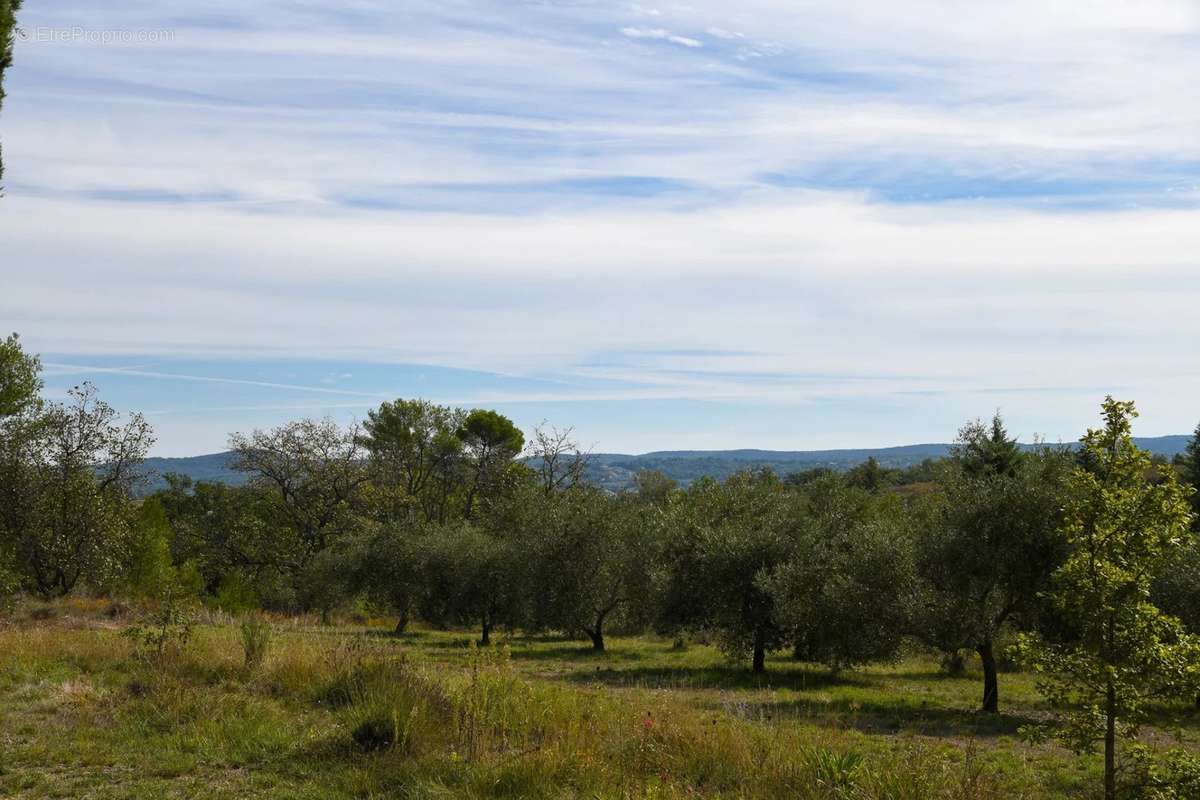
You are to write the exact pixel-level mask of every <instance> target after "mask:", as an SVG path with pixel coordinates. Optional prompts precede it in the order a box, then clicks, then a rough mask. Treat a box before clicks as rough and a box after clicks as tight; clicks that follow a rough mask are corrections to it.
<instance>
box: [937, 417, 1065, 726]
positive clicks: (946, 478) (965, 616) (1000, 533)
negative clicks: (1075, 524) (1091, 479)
mask: <svg viewBox="0 0 1200 800" xmlns="http://www.w3.org/2000/svg"><path fill="white" fill-rule="evenodd" d="M1068 465H1069V456H1068V455H1066V454H1064V453H1063V452H1061V451H1054V450H1051V449H1048V448H1044V449H1042V450H1040V451H1036V452H1033V453H1024V452H1022V451H1020V450H1019V449H1018V448H1017V446H1016V443H1015V442H1014V441H1013V440H1012V439H1010V438H1009V437H1008V435H1007V433H1006V432H1005V430H1004V426H1003V423H1002V421H1001V420H1000V418H999V417H998V416H997V417H996V418H995V419H993V420H992V424H991V426H983V425H981V424H978V423H974V424H971V425H968V426H967V427H965V428H964V429H963V431H962V432H961V433H960V435H959V444H958V446H957V448H956V451H955V453H954V457H953V458H952V459H951V460H950V463H948V464H947V465H945V467H944V469H943V474H942V476H941V480H940V481H939V483H940V485H941V488H942V492H941V494H940V495H937V496H934V497H933V498H932V499H931V500H930V501H929V502H931V503H932V504H933V505H934V507H935V508H934V512H933V513H932V514H931V515H930V518H929V519H928V520H927V522H926V524H924V525H922V526H921V527H920V529H919V531H918V535H917V537H916V563H917V569H918V571H919V573H920V575H921V577H922V578H923V579H924V592H923V593H922V598H921V601H920V609H919V614H918V615H917V617H916V618H915V620H914V621H915V623H916V625H915V627H914V632H915V633H916V634H917V636H918V637H920V638H922V639H924V640H925V641H926V642H928V643H930V644H932V645H934V646H937V647H939V648H941V649H943V650H944V651H946V652H950V653H954V652H957V651H959V650H963V649H969V650H974V651H975V652H976V653H977V654H978V655H979V659H980V663H981V665H982V667H983V700H982V704H981V707H982V709H983V710H984V711H985V712H991V713H994V712H997V711H998V710H999V680H998V674H997V673H998V671H997V667H996V653H995V642H996V639H997V636H998V635H999V633H1000V631H1001V629H1002V628H1003V627H1004V626H1005V624H1007V623H1009V622H1010V621H1011V620H1013V619H1014V618H1015V617H1016V616H1017V615H1020V614H1022V613H1024V614H1026V615H1027V616H1028V615H1029V614H1031V613H1032V612H1033V611H1034V610H1035V608H1036V604H1037V599H1038V594H1039V592H1041V591H1042V590H1043V589H1044V588H1045V587H1046V582H1047V580H1048V579H1049V576H1050V574H1051V573H1052V572H1053V571H1054V569H1055V568H1056V567H1057V566H1058V565H1059V563H1060V562H1061V560H1062V558H1063V555H1064V543H1063V539H1062V536H1061V535H1060V534H1059V532H1058V529H1057V528H1058V517H1059V510H1060V507H1061V505H1062V502H1063V497H1062V492H1063V484H1064V477H1065V474H1066V470H1067V468H1068Z"/></svg>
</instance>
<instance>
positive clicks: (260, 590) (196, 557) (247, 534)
mask: <svg viewBox="0 0 1200 800" xmlns="http://www.w3.org/2000/svg"><path fill="white" fill-rule="evenodd" d="M166 479H167V488H166V489H164V490H162V491H160V492H157V493H155V495H154V497H153V499H154V500H156V501H158V502H159V503H161V504H162V506H163V508H164V509H165V510H166V514H167V518H168V519H169V520H170V523H171V529H172V539H171V557H172V560H173V561H174V562H175V563H176V564H185V563H189V564H194V565H196V568H197V570H198V571H199V573H200V575H201V577H202V581H203V584H204V589H205V591H207V592H208V593H209V594H210V595H213V596H215V597H217V598H218V599H219V600H220V597H221V595H223V594H224V595H226V599H227V600H229V602H230V603H231V605H230V610H246V608H245V607H247V606H251V607H252V606H256V605H257V604H258V603H259V602H264V603H266V604H267V605H269V606H271V607H279V608H287V607H292V606H295V605H296V601H295V593H294V591H292V590H291V589H284V590H283V591H282V592H281V591H280V588H281V583H282V582H283V578H285V577H286V576H290V575H292V574H294V572H295V571H296V570H298V569H299V568H300V565H299V563H298V560H297V553H299V552H300V550H301V543H300V541H299V539H298V537H297V535H296V534H295V531H294V529H293V528H292V526H290V525H287V524H285V523H283V522H282V521H280V520H279V519H278V514H277V511H276V502H275V496H274V494H273V493H269V492H268V490H267V489H265V488H263V487H261V486H257V485H248V486H230V485H228V484H224V483H212V482H208V481H200V482H197V483H193V482H192V481H191V480H190V479H189V478H187V477H184V476H179V475H170V474H168V475H167V476H166ZM268 590H269V591H268ZM248 595H254V597H253V602H249V600H248V599H247V596H248ZM221 602H222V603H224V602H225V601H224V600H221Z"/></svg>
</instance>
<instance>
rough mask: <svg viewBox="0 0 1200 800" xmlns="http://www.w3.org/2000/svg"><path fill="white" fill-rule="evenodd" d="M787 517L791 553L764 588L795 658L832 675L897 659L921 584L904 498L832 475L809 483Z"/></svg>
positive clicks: (909, 518) (909, 517)
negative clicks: (850, 484)
mask: <svg viewBox="0 0 1200 800" xmlns="http://www.w3.org/2000/svg"><path fill="white" fill-rule="evenodd" d="M789 519H790V522H789V527H790V528H791V538H792V552H791V554H790V557H789V558H788V559H787V560H786V561H785V562H784V563H782V564H781V565H779V566H778V567H777V568H776V570H775V571H774V573H772V575H771V576H770V578H769V579H768V580H767V581H766V583H765V585H766V587H767V588H768V590H769V591H770V592H771V595H772V597H773V599H774V601H775V604H776V606H777V608H778V619H779V621H780V623H781V624H782V626H783V627H784V628H786V630H787V632H788V636H789V637H790V638H791V640H792V643H793V648H794V652H795V655H796V656H797V657H798V658H800V659H803V660H805V661H819V662H823V663H826V664H828V665H830V666H831V667H833V668H834V669H841V668H843V667H850V666H854V665H857V664H864V663H867V662H870V661H880V660H886V659H890V658H892V657H894V656H895V654H896V653H897V652H898V651H899V648H900V644H901V642H902V639H903V636H904V633H905V631H906V630H907V629H908V623H909V616H910V614H911V612H912V598H913V595H914V589H915V582H916V576H915V572H914V567H913V548H912V527H913V525H912V519H911V515H910V514H909V512H908V511H907V510H906V509H905V507H904V505H903V502H902V500H901V499H900V498H899V497H898V496H896V495H894V494H891V493H888V494H884V495H874V494H871V493H870V492H868V491H866V490H863V489H856V488H851V487H847V486H845V485H844V484H843V483H842V482H841V481H839V480H838V479H837V478H836V477H828V478H825V479H823V480H819V481H817V482H816V483H813V484H810V485H809V488H808V489H807V491H806V492H805V494H804V495H803V497H802V502H800V503H797V504H795V510H794V511H793V512H792V513H790V514H789Z"/></svg>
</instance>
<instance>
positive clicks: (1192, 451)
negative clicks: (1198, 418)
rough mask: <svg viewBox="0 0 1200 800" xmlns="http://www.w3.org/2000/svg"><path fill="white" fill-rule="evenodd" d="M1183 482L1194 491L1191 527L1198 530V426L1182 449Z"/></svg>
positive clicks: (1199, 497)
mask: <svg viewBox="0 0 1200 800" xmlns="http://www.w3.org/2000/svg"><path fill="white" fill-rule="evenodd" d="M1183 480H1184V483H1186V484H1187V485H1188V486H1191V487H1192V489H1194V490H1195V494H1193V495H1192V511H1193V512H1195V514H1196V518H1195V520H1194V522H1193V525H1195V526H1196V528H1197V530H1200V424H1197V425H1196V432H1195V433H1194V434H1193V435H1192V440H1191V441H1190V442H1188V443H1187V447H1186V448H1185V449H1184V458H1183Z"/></svg>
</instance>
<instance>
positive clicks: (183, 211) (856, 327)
mask: <svg viewBox="0 0 1200 800" xmlns="http://www.w3.org/2000/svg"><path fill="white" fill-rule="evenodd" d="M19 22H20V24H21V27H22V30H23V32H24V34H23V36H22V37H21V38H19V39H18V41H17V45H16V61H15V66H14V67H13V68H12V69H11V70H10V71H9V73H8V78H7V88H8V91H9V96H8V98H7V100H6V102H5V106H4V110H3V112H2V116H0V136H2V137H3V142H4V153H5V160H6V165H7V170H6V177H5V185H6V196H5V197H4V198H3V199H2V200H0V242H3V254H4V255H3V261H2V262H0V281H2V282H0V328H3V329H6V330H7V329H12V330H17V331H19V332H21V334H22V336H23V338H24V340H25V342H26V344H27V346H28V347H29V348H30V349H33V350H36V351H39V352H41V353H42V354H43V359H44V361H45V362H46V365H47V369H46V378H47V387H48V393H50V394H51V395H52V396H57V395H61V394H62V393H63V392H64V391H65V389H66V388H67V387H69V386H70V385H71V384H72V383H73V382H77V381H80V380H91V381H93V382H94V383H96V384H97V385H98V386H99V387H100V389H101V392H102V394H103V396H104V397H106V398H107V399H108V400H109V401H110V402H112V403H113V404H114V405H116V406H118V407H122V408H128V409H141V410H143V411H145V412H146V413H147V415H148V417H149V418H150V420H151V421H152V423H153V424H154V426H155V428H156V430H157V432H158V439H159V441H158V445H157V447H156V452H157V453H159V454H165V455H184V454H193V453H203V452H212V451H215V450H219V449H221V448H223V446H224V443H225V441H226V438H227V435H228V433H229V432H231V431H237V430H247V429H249V428H253V427H267V426H271V425H275V424H278V423H280V422H282V421H284V420H286V419H289V418H293V417H297V416H301V415H306V416H325V415H330V416H333V417H334V418H336V419H338V420H340V421H344V422H349V421H351V420H354V419H361V418H362V417H363V416H364V414H365V412H366V410H367V409H368V408H370V407H372V406H373V405H375V404H377V403H378V402H380V401H381V400H383V399H387V398H390V397H395V396H422V397H428V398H430V399H433V400H437V401H441V402H447V403H454V404H461V405H467V406H489V407H495V408H498V409H500V410H502V411H504V412H505V413H507V414H510V415H511V416H512V417H513V418H514V419H515V420H517V422H518V423H520V424H521V425H522V426H523V427H525V428H527V429H528V428H530V427H532V426H533V425H535V424H537V423H538V422H540V421H542V420H548V421H549V422H551V423H553V424H556V425H558V426H560V427H561V426H565V425H573V426H575V428H576V429H577V434H578V436H579V438H580V439H581V440H582V441H583V442H584V443H585V444H588V445H594V446H595V447H596V449H598V450H604V451H626V452H629V451H633V452H641V451H646V450H653V449H675V448H727V447H769V448H780V449H784V448H786V449H808V448H824V447H839V446H871V445H893V444H902V443H908V442H916V441H945V440H947V439H950V438H952V437H953V435H954V432H955V430H956V429H957V427H958V426H959V425H960V424H961V423H962V422H963V421H964V420H966V419H967V418H971V417H976V416H987V415H989V414H990V413H991V412H992V410H993V409H995V408H1000V409H1001V410H1002V411H1003V412H1004V413H1005V414H1006V415H1007V417H1008V418H1009V420H1010V423H1011V426H1012V428H1013V429H1014V430H1015V431H1017V432H1018V433H1020V434H1021V435H1022V436H1023V437H1024V438H1030V437H1032V436H1033V435H1035V434H1037V435H1041V436H1043V437H1046V438H1048V439H1051V440H1058V439H1074V438H1076V437H1077V436H1078V435H1079V433H1080V432H1081V431H1082V429H1083V428H1084V427H1085V426H1086V425H1088V424H1090V423H1092V422H1093V421H1094V419H1095V417H1096V411H1097V409H1098V404H1099V402H1100V400H1101V399H1102V398H1103V395H1104V394H1105V393H1107V392H1113V393H1115V394H1118V395H1120V396H1122V397H1130V398H1133V399H1136V400H1137V401H1138V402H1139V404H1140V406H1141V408H1142V410H1143V418H1142V421H1141V423H1140V426H1139V432H1140V433H1143V434H1145V435H1154V434H1165V433H1180V432H1185V431H1188V430H1190V429H1191V428H1192V427H1193V426H1194V425H1195V424H1196V421H1197V420H1198V419H1200V401H1198V399H1197V398H1198V397H1200V393H1198V391H1197V390H1198V389H1200V360H1198V359H1197V358H1196V355H1195V350H1196V348H1195V342H1196V341H1198V340H1200V314H1197V313H1196V308H1197V307H1198V302H1197V301H1198V300H1200V136H1198V135H1197V132H1198V131H1200V94H1197V92H1196V91H1195V86H1194V83H1195V76H1196V75H1200V7H1198V6H1197V5H1196V4H1195V3H1194V2H1189V1H1186V0H1184V1H1181V2H1171V1H1168V0H1145V1H1144V2H1139V3H1128V2H1117V1H1116V0H1111V1H1107V2H1099V1H1089V0H1079V2H1072V3H1044V2H1022V1H1021V0H1018V1H1017V2H1013V3H1005V4H996V3H976V2H961V3H954V4H946V3H940V2H928V1H926V0H914V2H910V3H903V4H897V3H890V2H888V3H885V2H881V1H879V0H860V1H859V2H854V3H846V2H816V1H815V0H814V1H812V2H794V0H789V1H788V2H783V1H782V0H779V1H777V0H746V2H740V3H737V4H730V3H727V2H715V0H696V1H694V2H688V3H686V4H673V3H644V4H625V3H601V2H588V1H587V0H570V1H565V2H553V1H552V0H546V1H539V2H515V1H514V0H503V1H500V0H496V1H495V2H454V1H453V0H443V1H441V2H401V3H384V2H368V1H366V0H351V1H350V2H339V3H331V2H326V3H312V2H309V3H305V2H290V3H275V2H263V3H253V4H249V3H232V2H220V1H218V2H209V3H204V4H199V3H194V2H183V1H182V0H158V1H157V2H154V3H148V2H146V3H143V2H131V3H123V4H120V5H119V7H113V6H111V4H110V5H109V6H97V5H95V4H84V3H81V2H73V1H72V0H63V1H62V2H39V3H32V4H28V5H27V7H26V8H25V9H23V11H22V16H21V18H20V20H19Z"/></svg>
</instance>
